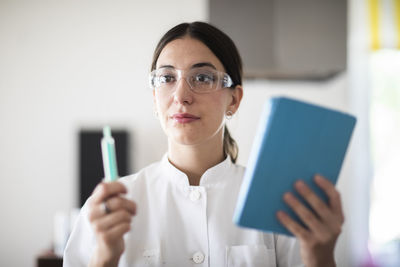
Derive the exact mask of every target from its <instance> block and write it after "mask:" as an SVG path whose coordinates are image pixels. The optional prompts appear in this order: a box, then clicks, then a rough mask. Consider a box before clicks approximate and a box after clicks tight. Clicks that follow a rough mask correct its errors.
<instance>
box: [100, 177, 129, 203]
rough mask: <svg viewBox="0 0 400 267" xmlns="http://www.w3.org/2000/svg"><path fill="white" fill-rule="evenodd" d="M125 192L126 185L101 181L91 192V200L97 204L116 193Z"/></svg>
mask: <svg viewBox="0 0 400 267" xmlns="http://www.w3.org/2000/svg"><path fill="white" fill-rule="evenodd" d="M126 192H127V190H126V187H125V186H124V185H123V184H122V183H119V182H110V183H105V182H101V183H100V184H98V185H97V186H96V188H95V190H94V191H93V194H92V202H93V203H94V204H98V203H101V202H103V201H104V200H105V199H107V198H109V197H111V196H115V195H118V194H125V193H126Z"/></svg>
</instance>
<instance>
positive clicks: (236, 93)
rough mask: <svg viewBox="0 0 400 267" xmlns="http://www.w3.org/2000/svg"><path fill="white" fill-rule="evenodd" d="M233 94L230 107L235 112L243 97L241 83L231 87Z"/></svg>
mask: <svg viewBox="0 0 400 267" xmlns="http://www.w3.org/2000/svg"><path fill="white" fill-rule="evenodd" d="M229 90H230V92H231V95H232V100H231V102H230V103H229V106H228V109H229V110H230V111H232V112H233V113H236V111H237V110H238V108H239V106H240V102H241V101H242V97H243V87H242V86H241V85H236V87H235V89H233V90H232V89H229Z"/></svg>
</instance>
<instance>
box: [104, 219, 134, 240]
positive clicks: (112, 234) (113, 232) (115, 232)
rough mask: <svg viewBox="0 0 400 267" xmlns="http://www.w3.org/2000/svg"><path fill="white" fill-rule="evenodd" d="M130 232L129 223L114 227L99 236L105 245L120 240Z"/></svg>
mask: <svg viewBox="0 0 400 267" xmlns="http://www.w3.org/2000/svg"><path fill="white" fill-rule="evenodd" d="M130 230H131V224H130V223H120V224H118V225H115V226H114V227H112V228H111V229H109V230H108V231H107V232H104V233H103V234H102V235H100V236H101V238H102V239H103V241H104V242H106V243H107V244H110V243H114V242H115V241H116V240H118V239H120V238H122V236H123V235H124V234H125V233H127V232H129V231H130Z"/></svg>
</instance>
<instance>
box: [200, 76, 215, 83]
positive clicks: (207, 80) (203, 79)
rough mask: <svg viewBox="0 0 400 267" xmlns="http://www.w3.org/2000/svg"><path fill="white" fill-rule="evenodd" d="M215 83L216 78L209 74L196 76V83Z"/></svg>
mask: <svg viewBox="0 0 400 267" xmlns="http://www.w3.org/2000/svg"><path fill="white" fill-rule="evenodd" d="M213 81H214V77H213V76H212V75H208V74H198V75H196V82H202V83H210V82H213Z"/></svg>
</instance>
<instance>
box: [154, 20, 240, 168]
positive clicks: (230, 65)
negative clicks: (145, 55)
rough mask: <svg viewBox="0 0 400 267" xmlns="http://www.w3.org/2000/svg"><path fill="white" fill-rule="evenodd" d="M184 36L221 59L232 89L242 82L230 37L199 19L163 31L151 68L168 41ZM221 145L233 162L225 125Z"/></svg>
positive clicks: (234, 151)
mask: <svg viewBox="0 0 400 267" xmlns="http://www.w3.org/2000/svg"><path fill="white" fill-rule="evenodd" d="M185 36H189V37H191V38H194V39H197V40H199V41H201V42H202V43H203V44H205V45H206V46H207V47H208V48H209V49H210V50H211V51H212V52H213V53H214V55H215V56H216V57H217V58H218V59H219V61H221V63H222V65H223V66H224V68H225V71H226V73H228V74H229V76H230V77H231V79H232V81H233V85H232V87H231V88H232V89H234V88H235V86H237V85H241V84H242V60H241V58H240V55H239V52H238V50H237V48H236V46H235V44H234V42H233V41H232V39H231V38H230V37H229V36H228V35H226V34H225V33H224V32H222V31H221V30H219V29H218V28H216V27H215V26H213V25H211V24H208V23H205V22H200V21H196V22H192V23H181V24H179V25H177V26H175V27H173V28H172V29H170V30H169V31H168V32H167V33H165V34H164V36H163V37H162V38H161V39H160V41H159V42H158V44H157V47H156V49H155V51H154V54H153V61H152V63H151V70H154V69H155V68H156V65H157V60H158V57H159V56H160V53H161V51H162V50H163V49H164V47H165V46H166V45H167V44H168V43H169V42H171V41H173V40H176V39H179V38H183V37H185ZM223 146H224V147H223V149H224V153H225V155H229V156H230V157H231V159H232V162H233V163H235V162H236V160H237V157H238V146H237V144H236V141H235V140H234V139H233V138H232V137H231V135H230V133H229V131H228V128H227V127H226V125H225V128H224V144H223Z"/></svg>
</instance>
